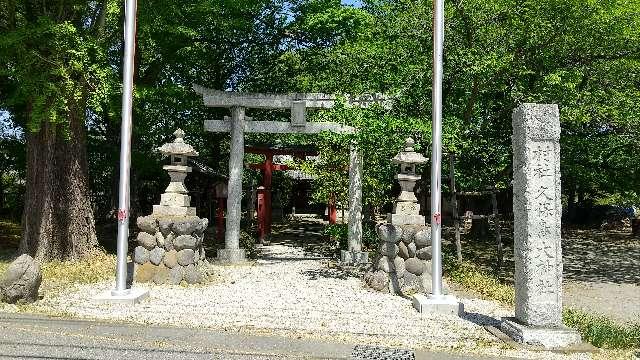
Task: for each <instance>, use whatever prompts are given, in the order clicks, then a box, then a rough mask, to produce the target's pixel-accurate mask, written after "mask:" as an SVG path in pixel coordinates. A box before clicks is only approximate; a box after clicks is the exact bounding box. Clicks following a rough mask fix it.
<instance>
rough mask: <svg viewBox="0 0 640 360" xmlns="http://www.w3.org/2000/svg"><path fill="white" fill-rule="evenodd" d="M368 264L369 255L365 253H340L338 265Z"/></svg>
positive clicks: (342, 251) (346, 251)
mask: <svg viewBox="0 0 640 360" xmlns="http://www.w3.org/2000/svg"><path fill="white" fill-rule="evenodd" d="M368 263H369V253H368V252H366V251H348V250H341V251H340V264H342V265H363V264H368Z"/></svg>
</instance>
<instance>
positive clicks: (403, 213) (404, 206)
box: [387, 138, 427, 225]
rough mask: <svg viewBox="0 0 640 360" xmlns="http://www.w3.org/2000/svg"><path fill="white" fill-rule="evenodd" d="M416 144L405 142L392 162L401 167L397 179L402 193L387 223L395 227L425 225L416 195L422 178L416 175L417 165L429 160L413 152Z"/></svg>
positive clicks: (409, 140)
mask: <svg viewBox="0 0 640 360" xmlns="http://www.w3.org/2000/svg"><path fill="white" fill-rule="evenodd" d="M414 144H415V142H414V141H413V139H411V138H407V139H406V141H405V144H404V145H405V148H404V150H403V151H400V153H398V155H396V156H395V157H394V158H393V159H392V160H391V161H392V162H393V163H394V164H398V165H400V172H399V173H398V174H397V175H396V176H395V178H396V179H397V180H398V182H399V183H400V188H401V192H400V195H399V196H398V198H397V199H396V202H395V204H394V206H393V214H388V217H387V221H388V223H390V224H393V225H424V216H422V215H420V204H418V199H417V198H416V195H415V194H414V192H413V191H414V188H415V186H416V182H417V181H418V180H420V178H421V176H420V175H417V174H416V165H421V164H424V163H426V162H427V158H425V157H424V156H422V154H420V153H417V152H415V151H414V150H413V145H414Z"/></svg>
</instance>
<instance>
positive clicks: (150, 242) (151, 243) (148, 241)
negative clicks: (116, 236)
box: [138, 232, 156, 250]
mask: <svg viewBox="0 0 640 360" xmlns="http://www.w3.org/2000/svg"><path fill="white" fill-rule="evenodd" d="M138 244H140V245H141V246H144V247H145V248H146V249H148V250H151V249H153V248H154V247H156V237H155V236H154V235H151V234H149V233H146V232H139V233H138Z"/></svg>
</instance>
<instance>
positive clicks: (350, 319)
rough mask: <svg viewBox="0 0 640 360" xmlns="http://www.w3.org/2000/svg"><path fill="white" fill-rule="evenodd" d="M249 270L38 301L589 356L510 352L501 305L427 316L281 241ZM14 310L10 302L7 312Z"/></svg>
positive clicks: (120, 315)
mask: <svg viewBox="0 0 640 360" xmlns="http://www.w3.org/2000/svg"><path fill="white" fill-rule="evenodd" d="M262 252H263V254H262V257H261V260H258V261H256V262H253V263H250V264H248V265H244V266H213V270H214V273H215V275H213V276H212V279H211V280H212V281H211V282H210V283H208V284H205V285H200V286H192V287H182V286H168V285H167V286H155V285H136V286H141V287H148V288H149V289H150V290H151V295H150V298H149V299H147V300H145V301H143V302H142V303H141V304H138V305H136V306H132V307H127V306H122V305H109V304H99V303H95V302H92V301H91V299H92V297H94V296H95V295H97V294H98V293H100V292H102V291H104V290H107V289H110V288H111V287H112V286H113V282H104V283H99V284H92V285H83V286H76V287H75V288H73V289H71V290H69V291H67V292H66V293H63V294H58V295H57V296H55V297H52V298H48V297H46V296H45V298H44V299H43V300H42V301H40V302H38V305H37V309H39V310H41V311H44V312H50V313H63V314H68V315H71V316H74V317H80V318H92V319H104V320H113V321H132V322H138V323H150V324H173V325H180V326H187V327H204V328H211V329H217V330H226V331H234V332H248V333H252V334H273V335H285V336H293V337H297V338H315V339H323V340H331V341H338V342H348V343H355V344H358V343H362V344H376V345H383V346H394V347H402V348H413V349H427V348H428V349H438V350H450V351H465V352H473V353H478V354H490V355H500V356H513V357H519V358H539V359H553V358H575V359H578V358H588V356H587V355H573V356H562V355H556V354H550V353H535V352H522V351H515V350H509V349H506V347H505V346H504V345H502V344H501V343H500V342H499V341H498V340H497V339H496V338H495V337H493V336H492V335H490V334H489V333H488V332H487V331H485V330H484V328H483V327H482V325H485V324H497V320H496V319H500V318H501V317H502V316H512V315H513V313H512V311H510V310H507V309H504V308H502V307H500V306H499V305H498V304H496V303H494V302H491V301H485V300H479V299H463V302H464V304H465V310H466V311H467V315H466V316H465V318H464V319H460V318H458V317H454V316H445V315H438V316H436V315H432V314H419V313H417V312H416V311H415V310H414V309H413V308H412V306H411V302H410V300H408V299H403V298H401V297H398V296H392V295H389V294H382V293H378V292H375V291H372V290H369V289H367V288H365V287H364V286H363V283H362V281H361V280H360V279H359V278H357V277H353V276H349V275H348V274H346V273H345V272H343V271H341V270H340V269H338V268H336V267H335V265H334V263H333V261H332V260H329V259H326V258H322V257H319V256H314V254H309V253H305V252H304V251H303V250H302V248H299V247H293V246H286V245H273V246H268V247H265V248H263V251H262ZM7 310H9V311H10V308H7V307H5V311H7Z"/></svg>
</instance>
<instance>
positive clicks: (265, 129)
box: [193, 85, 389, 264]
mask: <svg viewBox="0 0 640 360" xmlns="http://www.w3.org/2000/svg"><path fill="white" fill-rule="evenodd" d="M193 89H194V91H195V92H196V93H197V94H199V95H202V98H203V101H204V105H205V106H207V107H222V108H230V109H231V117H227V116H225V118H224V120H206V121H205V122H204V128H205V130H206V131H211V132H230V133H231V150H230V156H229V186H228V189H229V190H228V198H227V221H226V223H227V231H226V234H225V247H224V249H220V250H218V260H219V261H221V262H240V261H243V260H244V259H245V251H244V249H240V217H241V199H242V171H243V158H244V133H245V132H254V133H276V134H282V133H299V134H317V133H320V132H323V131H329V132H334V133H339V134H352V133H354V132H355V131H356V129H355V128H353V127H350V126H346V125H342V124H338V123H331V122H307V121H306V112H307V109H323V108H324V109H328V108H332V107H333V106H334V105H335V103H336V102H337V97H336V96H335V95H329V94H322V93H294V94H264V93H238V92H229V91H221V90H213V89H207V88H204V87H202V86H199V85H194V86H193ZM346 98H347V104H348V105H349V106H353V107H363V108H366V107H368V106H370V105H372V104H374V103H375V104H380V105H382V106H383V107H386V108H388V107H389V100H388V99H387V98H386V97H385V96H383V95H380V94H370V95H361V96H351V95H347V96H346ZM247 108H251V109H291V121H290V122H284V121H252V120H253V119H251V118H249V117H246V116H245V110H246V109H247ZM350 151H351V154H350V164H349V240H348V249H347V250H342V251H341V261H342V262H343V263H346V264H358V263H366V262H368V253H366V252H363V251H362V157H361V155H360V154H359V153H358V151H357V149H356V147H355V146H352V147H351V149H350Z"/></svg>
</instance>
